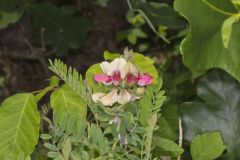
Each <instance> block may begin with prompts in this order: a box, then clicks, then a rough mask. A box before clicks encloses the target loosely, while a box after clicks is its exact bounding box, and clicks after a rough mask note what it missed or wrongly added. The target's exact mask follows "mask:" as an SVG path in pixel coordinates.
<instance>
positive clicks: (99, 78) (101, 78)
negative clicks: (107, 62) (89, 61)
mask: <svg viewBox="0 0 240 160" xmlns="http://www.w3.org/2000/svg"><path fill="white" fill-rule="evenodd" d="M94 79H95V81H97V82H102V83H103V84H105V85H109V84H111V83H112V78H111V77H110V76H106V75H104V74H97V75H95V77H94Z"/></svg>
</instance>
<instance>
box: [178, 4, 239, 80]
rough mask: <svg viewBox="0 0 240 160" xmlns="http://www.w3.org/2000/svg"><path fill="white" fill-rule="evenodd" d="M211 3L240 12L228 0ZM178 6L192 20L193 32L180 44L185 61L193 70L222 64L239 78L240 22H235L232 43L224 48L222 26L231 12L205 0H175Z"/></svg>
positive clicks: (217, 66)
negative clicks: (218, 9) (209, 4)
mask: <svg viewBox="0 0 240 160" xmlns="http://www.w3.org/2000/svg"><path fill="white" fill-rule="evenodd" d="M211 3H213V5H214V6H217V7H218V8H221V10H224V11H227V12H231V13H233V14H234V13H237V10H236V8H235V7H234V5H233V4H232V3H231V2H230V1H229V0H211ZM175 8H176V10H178V11H179V12H180V13H181V14H182V15H183V16H184V17H185V18H186V19H187V20H188V21H189V24H190V32H189V33H188V35H187V36H186V38H185V39H184V40H183V41H182V44H181V47H180V50H181V53H182V54H183V62H184V64H185V65H186V66H187V67H189V68H190V69H191V70H192V71H193V72H204V71H206V70H208V69H211V68H221V69H224V70H225V71H227V72H228V73H230V74H231V75H233V76H234V77H235V78H236V79H238V80H240V72H239V68H240V63H239V61H240V54H239V51H240V45H239V42H240V36H239V35H240V29H239V28H240V23H239V22H238V23H235V24H234V25H233V26H232V34H231V38H230V39H229V42H228V43H229V45H228V48H225V47H224V43H223V41H222V37H221V28H222V25H223V23H224V21H225V20H226V19H228V18H229V15H226V14H223V13H220V12H219V11H216V10H214V9H213V8H211V7H210V6H208V5H207V4H205V3H204V1H203V0H176V1H175ZM228 34H229V33H228Z"/></svg>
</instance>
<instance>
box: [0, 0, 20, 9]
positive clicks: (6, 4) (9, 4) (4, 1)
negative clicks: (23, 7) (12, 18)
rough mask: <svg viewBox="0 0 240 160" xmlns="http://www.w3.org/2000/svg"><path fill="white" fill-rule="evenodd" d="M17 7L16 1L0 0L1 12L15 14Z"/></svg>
mask: <svg viewBox="0 0 240 160" xmlns="http://www.w3.org/2000/svg"><path fill="white" fill-rule="evenodd" d="M18 7H19V2H18V0H11V1H9V0H1V1H0V11H1V12H15V11H16V9H17V8H18Z"/></svg>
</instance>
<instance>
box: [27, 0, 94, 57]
mask: <svg viewBox="0 0 240 160" xmlns="http://www.w3.org/2000/svg"><path fill="white" fill-rule="evenodd" d="M31 11H32V13H33V25H34V27H35V28H36V29H38V30H39V31H38V33H40V31H41V29H42V28H44V31H43V34H44V40H45V43H46V44H49V45H51V46H52V47H53V48H54V49H56V50H57V51H58V52H57V53H58V54H59V55H63V54H66V53H67V51H68V50H69V48H73V49H76V48H78V47H79V46H80V44H81V43H82V42H83V40H84V37H85V35H86V32H87V31H88V27H89V25H90V23H89V21H88V20H87V19H86V18H83V17H74V12H73V11H72V10H71V9H68V8H63V7H62V8H57V7H55V6H50V5H41V4H38V5H33V6H32V7H31Z"/></svg>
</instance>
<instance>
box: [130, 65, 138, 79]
mask: <svg viewBox="0 0 240 160" xmlns="http://www.w3.org/2000/svg"><path fill="white" fill-rule="evenodd" d="M129 68H130V73H131V74H132V75H134V76H135V77H137V76H138V69H137V67H136V66H135V65H133V64H132V63H129Z"/></svg>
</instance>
